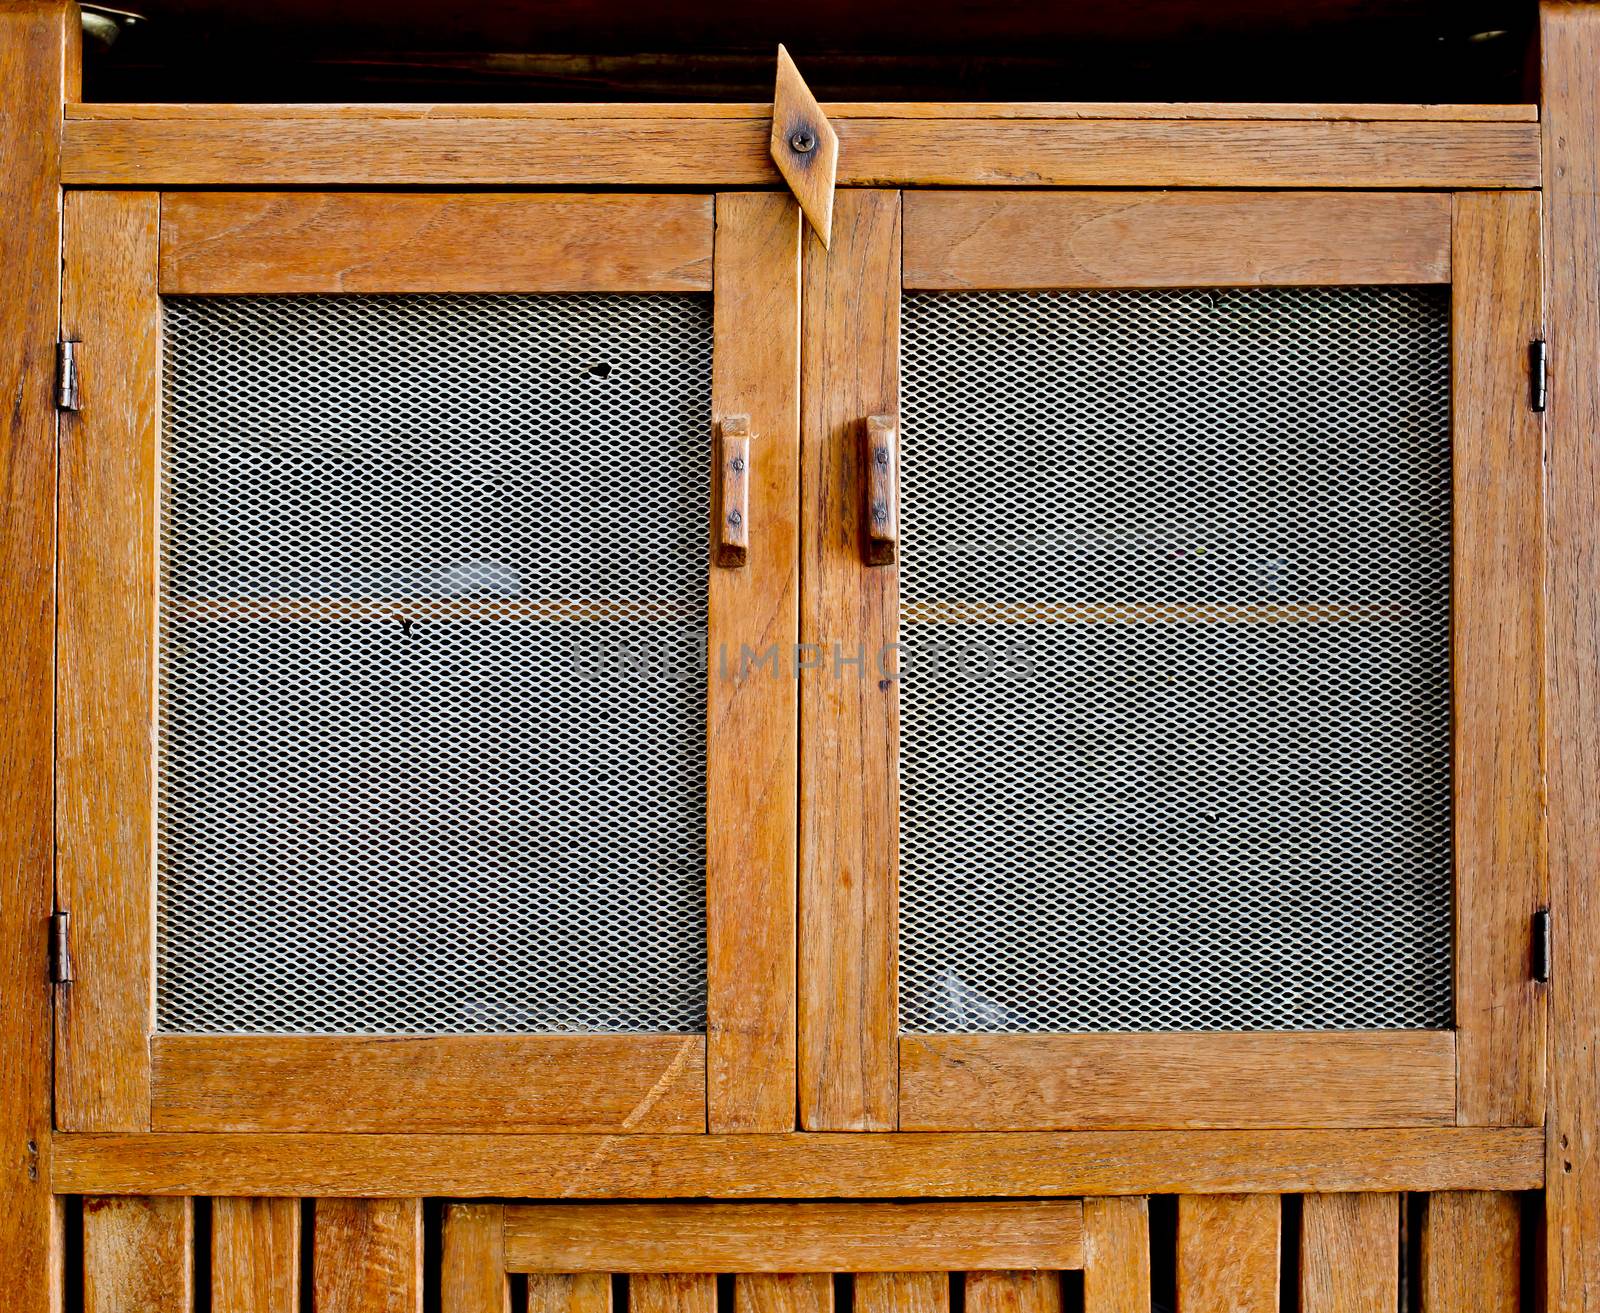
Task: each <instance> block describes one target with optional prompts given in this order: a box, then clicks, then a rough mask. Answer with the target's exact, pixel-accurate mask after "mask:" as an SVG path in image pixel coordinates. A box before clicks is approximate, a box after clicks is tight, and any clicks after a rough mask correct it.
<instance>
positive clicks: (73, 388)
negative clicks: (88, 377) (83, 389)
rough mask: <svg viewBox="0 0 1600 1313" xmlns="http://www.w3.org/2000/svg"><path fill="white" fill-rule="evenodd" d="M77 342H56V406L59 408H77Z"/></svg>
mask: <svg viewBox="0 0 1600 1313" xmlns="http://www.w3.org/2000/svg"><path fill="white" fill-rule="evenodd" d="M78 402H79V397H78V344H77V343H76V342H57V343H56V406H57V408H58V409H60V410H77V409H78Z"/></svg>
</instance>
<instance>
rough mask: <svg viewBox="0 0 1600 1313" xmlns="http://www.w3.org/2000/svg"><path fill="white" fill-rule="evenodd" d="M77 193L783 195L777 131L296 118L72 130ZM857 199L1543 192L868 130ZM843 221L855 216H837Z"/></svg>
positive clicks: (1452, 144)
mask: <svg viewBox="0 0 1600 1313" xmlns="http://www.w3.org/2000/svg"><path fill="white" fill-rule="evenodd" d="M64 126H65V130H64V132H63V136H62V171H63V177H64V180H65V181H66V182H67V183H69V184H70V185H73V186H80V187H92V186H135V187H154V186H163V187H179V186H223V187H226V186H229V185H235V186H237V185H241V184H246V183H250V184H254V185H256V186H262V187H340V186H371V187H398V186H417V187H426V186H440V185H458V184H467V185H484V186H550V187H586V186H613V187H657V186H664V187H679V186H682V187H723V188H737V187H771V186H775V185H777V184H778V183H779V181H780V179H779V174H778V171H777V166H776V165H775V164H774V163H773V162H772V159H771V156H770V155H769V153H768V142H769V122H768V121H767V120H766V119H763V118H751V119H729V118H714V117H708V118H682V117H678V116H661V117H656V118H641V117H638V116H636V115H635V116H629V115H615V116H610V117H590V118H585V119H543V120H536V119H521V120H518V119H515V118H507V117H503V116H490V115H484V116H479V117H470V118H462V117H457V118H435V117H422V118H397V117H381V116H365V115H362V116H353V115H349V114H345V115H340V116H334V117H329V116H322V115H306V116H303V117H289V116H283V115H278V114H260V115H252V116H243V115H241V116H234V117H230V118H215V117H192V118H189V117H186V118H116V119H108V118H94V119H69V120H68V121H67V122H66V124H65V125H64ZM835 127H836V129H837V131H838V133H839V141H840V154H839V176H838V185H839V186H840V187H897V186H954V187H994V186H1002V187H1097V186H1126V187H1331V188H1338V189H1355V190H1362V189H1372V188H1391V187H1394V188H1432V189H1448V188H1464V187H1532V186H1537V185H1538V183H1539V159H1540V155H1539V129H1538V125H1537V124H1532V123H1503V122H1428V121H1421V122H1361V121H1348V120H1327V121H1319V122H1296V121H1251V122H1239V123H1232V122H1212V121H1203V120H1198V121H1183V120H1150V121H1131V120H1114V119H1107V120H1094V119H991V118H978V119H932V118H920V119H918V118H896V117H885V118H856V119H842V120H839V121H837V122H836V123H835ZM835 222H837V206H836V210H835Z"/></svg>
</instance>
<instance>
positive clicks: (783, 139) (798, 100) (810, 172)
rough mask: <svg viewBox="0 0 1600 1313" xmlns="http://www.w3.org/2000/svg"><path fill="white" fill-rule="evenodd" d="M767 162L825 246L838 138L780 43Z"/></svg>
mask: <svg viewBox="0 0 1600 1313" xmlns="http://www.w3.org/2000/svg"><path fill="white" fill-rule="evenodd" d="M768 145H769V151H770V154H771V155H772V162H773V163H774V164H775V165H777V167H778V172H779V173H780V174H782V175H783V180H784V182H785V183H786V184H787V185H788V187H789V190H790V191H791V192H792V193H794V198H795V200H796V201H798V202H799V204H800V209H801V211H802V212H803V213H804V214H805V216H806V222H807V223H808V224H809V225H810V226H811V230H812V231H813V232H814V233H816V235H817V238H818V240H820V241H821V242H822V244H823V245H824V246H826V245H827V244H828V238H829V234H830V233H832V231H833V189H834V182H835V179H836V178H837V177H838V174H839V134H838V133H837V132H835V131H834V129H833V124H831V123H829V122H828V116H827V115H826V114H825V113H824V112H823V110H822V106H820V105H819V104H817V98H816V97H815V96H813V95H812V94H811V88H810V87H808V86H806V83H805V79H804V78H802V77H801V76H800V70H799V69H797V68H796V67H795V66H794V60H792V59H791V58H790V57H789V52H788V51H787V50H785V49H784V47H783V45H782V43H780V44H779V46H778V73H777V78H776V81H775V83H774V86H773V91H772V132H771V135H770V137H769V141H768Z"/></svg>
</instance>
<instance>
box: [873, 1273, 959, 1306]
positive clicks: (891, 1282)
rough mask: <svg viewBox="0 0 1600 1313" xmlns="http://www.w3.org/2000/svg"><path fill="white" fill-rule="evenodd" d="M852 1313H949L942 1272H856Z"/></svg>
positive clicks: (947, 1281)
mask: <svg viewBox="0 0 1600 1313" xmlns="http://www.w3.org/2000/svg"><path fill="white" fill-rule="evenodd" d="M855 1313H950V1276H949V1274H948V1273H945V1272H858V1273H856V1278H855Z"/></svg>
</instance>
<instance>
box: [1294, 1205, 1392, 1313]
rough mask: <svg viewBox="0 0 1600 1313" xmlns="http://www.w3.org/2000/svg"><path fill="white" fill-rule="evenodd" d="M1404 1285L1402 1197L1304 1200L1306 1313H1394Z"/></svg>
mask: <svg viewBox="0 0 1600 1313" xmlns="http://www.w3.org/2000/svg"><path fill="white" fill-rule="evenodd" d="M1400 1281H1401V1272H1400V1196H1399V1195H1394V1194H1309V1195H1307V1196H1306V1197H1305V1199H1304V1201H1303V1203H1302V1205H1301V1214H1300V1311H1301V1313H1395V1309H1396V1308H1397V1307H1398V1306H1399V1299H1400Z"/></svg>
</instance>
